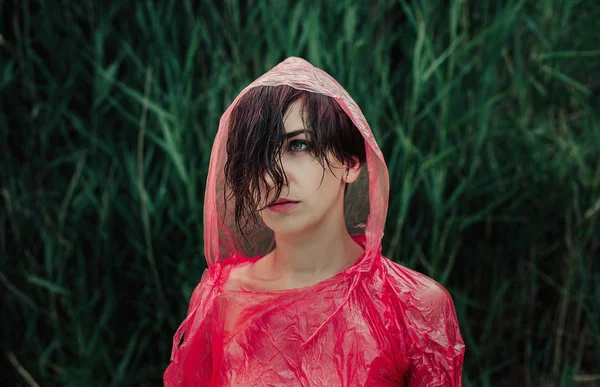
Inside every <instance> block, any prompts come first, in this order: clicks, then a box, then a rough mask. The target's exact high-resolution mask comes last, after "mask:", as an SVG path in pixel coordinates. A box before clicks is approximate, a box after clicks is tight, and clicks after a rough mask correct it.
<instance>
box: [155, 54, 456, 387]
mask: <svg viewBox="0 0 600 387" xmlns="http://www.w3.org/2000/svg"><path fill="white" fill-rule="evenodd" d="M278 85H287V86H291V87H293V88H295V89H300V90H304V91H308V92H312V93H320V94H323V95H326V96H329V97H331V98H333V99H334V100H335V101H336V102H337V103H338V104H339V106H340V107H341V108H342V109H343V110H344V112H346V114H347V115H348V117H350V119H351V120H352V122H353V123H354V125H355V126H356V128H358V130H359V131H360V133H361V134H362V137H363V138H364V144H365V153H366V161H365V164H364V165H363V166H362V167H361V171H360V175H359V177H358V179H357V180H356V181H355V182H354V183H352V184H350V185H348V186H347V188H346V190H347V191H346V196H345V198H344V210H345V220H346V226H347V229H348V231H349V233H350V235H352V237H353V238H354V240H355V241H356V242H357V243H359V244H360V245H362V247H363V248H364V254H363V255H362V256H361V257H360V258H359V259H358V260H357V261H356V262H355V263H354V264H353V265H352V266H350V267H349V268H347V269H345V270H343V271H342V272H340V273H338V274H337V275H335V276H333V277H332V278H329V279H326V280H324V281H321V282H319V283H317V284H315V285H312V286H308V287H304V288H298V289H289V290H281V291H248V290H244V289H239V290H238V289H233V290H232V289H231V288H228V287H226V286H225V285H226V283H227V281H228V278H229V277H230V275H231V273H232V270H234V268H239V267H243V266H244V265H252V264H254V262H256V260H259V259H261V257H263V256H264V255H266V254H267V253H269V252H270V251H271V250H272V249H273V247H274V234H273V233H272V231H271V230H269V229H268V228H267V227H266V226H264V225H262V226H260V227H258V228H257V229H256V230H255V231H253V233H252V234H251V235H250V236H249V237H248V236H246V238H244V237H243V236H242V235H241V233H239V232H238V230H237V228H236V224H235V221H234V216H233V212H232V211H231V208H232V207H233V205H232V203H230V202H229V201H228V202H225V200H226V198H227V200H233V199H232V198H230V195H228V191H227V189H228V188H227V184H226V182H225V172H224V170H225V164H226V162H227V151H226V149H227V148H226V145H227V136H228V131H229V126H230V116H231V113H232V110H233V108H234V107H235V106H236V104H237V103H238V101H239V100H240V98H242V97H243V96H244V95H245V94H246V93H247V92H248V91H249V90H250V89H251V88H254V87H259V86H278ZM388 186H389V180H388V170H387V167H386V164H385V161H384V159H383V155H382V153H381V150H380V149H379V147H378V145H377V143H376V142H375V139H374V137H373V133H372V132H371V129H370V128H369V125H368V124H367V122H366V120H365V117H364V115H363V114H362V112H361V110H360V109H359V107H358V106H357V104H356V103H355V102H354V101H353V100H352V98H351V97H350V96H349V95H348V93H347V92H346V90H344V89H343V88H342V87H341V86H340V85H339V84H338V82H337V81H336V80H335V79H333V78H332V77H331V76H330V75H328V74H327V73H325V72H324V71H322V70H320V69H318V68H316V67H314V66H312V65H311V64H310V63H308V62H307V61H305V60H303V59H300V58H294V57H292V58H288V59H286V60H285V61H283V62H282V63H280V64H279V65H277V66H275V67H274V68H273V69H272V70H271V71H269V72H267V73H266V74H264V75H263V76H261V77H260V78H258V79H257V80H256V81H254V82H253V83H251V84H250V85H249V86H247V87H246V88H245V89H244V90H242V92H241V93H240V95H238V97H237V98H236V99H235V100H234V101H233V103H232V104H231V106H229V108H228V109H227V110H226V111H225V113H224V114H223V116H222V117H221V120H220V123H219V130H218V132H217V135H216V138H215V141H214V145H213V148H212V153H211V158H210V166H209V170H208V177H207V184H206V193H205V200H204V227H205V229H204V248H205V251H204V253H205V256H206V260H207V263H208V269H207V270H206V271H205V272H204V274H203V276H202V279H201V280H200V283H199V284H198V285H197V287H196V289H195V290H194V292H193V294H192V296H191V299H190V304H189V308H188V312H187V316H186V318H185V320H184V321H183V322H182V324H181V326H180V327H179V329H178V330H177V332H176V333H175V336H174V338H173V350H172V353H171V363H170V365H169V366H168V368H167V370H166V371H165V374H164V383H165V386H374V387H377V386H410V387H415V386H421V387H425V386H427V387H433V386H449V387H458V386H460V385H461V371H462V362H463V355H464V344H463V341H462V338H461V335H460V332H459V329H458V323H457V319H456V313H455V309H454V304H453V302H452V299H451V297H450V295H449V293H448V292H447V291H446V290H445V289H444V288H443V287H442V286H441V285H440V284H438V283H437V282H435V281H433V280H432V279H430V278H428V277H427V276H425V275H423V274H420V273H418V272H415V271H413V270H411V269H408V268H406V267H403V266H401V265H399V264H397V263H394V262H392V261H390V260H389V259H387V258H385V257H383V256H382V255H381V240H382V237H383V229H384V225H385V219H386V212H387V207H388V190H389V187H388Z"/></svg>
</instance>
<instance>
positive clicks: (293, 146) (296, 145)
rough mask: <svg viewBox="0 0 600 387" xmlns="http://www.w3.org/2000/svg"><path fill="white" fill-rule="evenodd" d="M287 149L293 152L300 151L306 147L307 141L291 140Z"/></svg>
mask: <svg viewBox="0 0 600 387" xmlns="http://www.w3.org/2000/svg"><path fill="white" fill-rule="evenodd" d="M289 149H290V150H291V151H293V152H302V151H305V150H307V149H308V143H307V142H306V141H301V140H296V141H292V142H291V143H290V146H289Z"/></svg>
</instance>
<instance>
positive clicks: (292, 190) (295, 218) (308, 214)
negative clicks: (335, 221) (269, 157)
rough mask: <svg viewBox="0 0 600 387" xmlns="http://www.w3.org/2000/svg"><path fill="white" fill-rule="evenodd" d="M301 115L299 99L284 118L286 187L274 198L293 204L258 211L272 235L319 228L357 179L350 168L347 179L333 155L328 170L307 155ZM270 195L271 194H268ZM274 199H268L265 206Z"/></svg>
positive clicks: (306, 135) (307, 140)
mask: <svg viewBox="0 0 600 387" xmlns="http://www.w3.org/2000/svg"><path fill="white" fill-rule="evenodd" d="M301 114H302V102H301V101H300V100H298V101H296V102H294V103H292V104H291V105H290V107H289V109H288V111H287V112H286V115H285V118H284V126H285V131H286V133H287V135H288V136H289V137H288V138H287V140H286V141H285V142H284V144H283V148H282V152H281V154H282V156H281V164H282V166H283V168H284V170H285V174H286V176H287V185H284V186H283V188H282V191H281V195H280V196H279V198H277V199H278V200H284V201H292V202H293V203H287V204H275V205H272V206H269V207H267V208H264V209H262V210H261V211H260V216H261V218H262V219H263V221H264V223H265V224H266V225H267V227H269V228H270V229H271V230H273V232H275V233H282V234H292V233H298V232H303V231H307V230H310V229H311V228H314V227H315V226H318V225H319V224H320V223H321V222H322V221H323V219H325V217H327V216H330V215H333V214H337V216H339V211H338V212H334V208H336V206H340V205H341V203H340V201H343V200H344V186H345V183H346V182H352V181H353V180H355V178H356V177H358V172H357V171H356V170H355V169H352V168H351V169H350V173H349V174H348V178H346V176H347V174H346V172H347V169H346V167H345V166H344V165H343V164H342V163H341V162H340V161H339V160H337V159H336V158H335V157H334V156H332V155H331V156H329V162H330V164H331V171H330V170H329V168H328V167H327V164H325V166H326V168H323V166H322V165H321V164H320V163H319V160H317V159H315V158H314V157H313V155H312V154H311V152H310V146H311V135H310V130H309V129H307V128H306V127H305V126H304V120H303V119H302V116H301ZM355 175H356V177H355ZM349 180H351V181H349ZM267 182H269V180H267ZM268 188H272V187H267V190H266V191H268ZM272 194H274V191H271V195H272ZM274 199H276V198H274V197H272V196H269V197H268V200H267V203H271V202H273V200H274ZM338 208H339V207H338ZM341 216H343V212H342V213H341Z"/></svg>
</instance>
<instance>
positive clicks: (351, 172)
mask: <svg viewBox="0 0 600 387" xmlns="http://www.w3.org/2000/svg"><path fill="white" fill-rule="evenodd" d="M358 175H360V161H359V160H358V158H357V157H354V156H353V157H352V164H351V165H349V166H348V165H347V166H346V171H345V173H344V181H345V182H346V183H347V184H350V183H354V182H355V181H356V179H358Z"/></svg>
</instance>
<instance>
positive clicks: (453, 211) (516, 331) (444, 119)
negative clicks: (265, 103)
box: [0, 0, 600, 386]
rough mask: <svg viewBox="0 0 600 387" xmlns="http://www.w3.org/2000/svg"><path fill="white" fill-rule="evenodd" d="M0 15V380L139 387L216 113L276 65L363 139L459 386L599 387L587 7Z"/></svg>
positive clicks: (52, 7) (325, 7) (213, 4)
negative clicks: (386, 176) (353, 108)
mask: <svg viewBox="0 0 600 387" xmlns="http://www.w3.org/2000/svg"><path fill="white" fill-rule="evenodd" d="M0 4H1V5H0V23H1V24H0V26H1V28H0V33H1V35H0V96H1V98H0V163H1V164H0V294H1V298H0V302H1V304H0V310H1V311H2V330H1V336H0V337H1V341H0V345H1V350H2V353H1V356H0V359H1V360H0V384H2V385H5V386H8V385H29V386H35V385H38V384H39V385H44V386H46V385H57V386H58V385H69V386H92V385H102V386H109V385H110V386H118V385H160V384H161V382H162V379H161V377H162V372H163V371H164V369H165V367H166V366H167V364H168V361H169V354H170V349H171V339H172V335H173V333H174V331H175V329H176V327H177V326H178V324H179V322H180V321H181V320H182V319H183V317H184V315H185V311H186V307H187V303H188V300H189V296H190V293H191V290H192V288H193V286H194V285H195V284H196V283H197V282H198V280H199V279H200V275H201V273H202V271H203V269H204V267H205V261H204V257H203V251H202V248H203V247H202V200H203V193H204V183H205V178H206V173H207V167H208V159H209V155H210V148H211V144H212V139H213V137H214V135H215V131H216V130H217V126H218V120H219V117H220V115H221V114H222V112H223V111H224V109H225V108H226V107H227V106H228V105H229V104H230V103H231V101H232V100H233V98H234V97H235V96H236V95H237V93H238V92H239V91H240V90H241V89H242V88H243V87H244V86H246V85H247V84H248V83H249V82H251V81H252V80H253V79H255V78H256V77H257V76H259V75H261V74H262V73H264V72H265V71H267V70H269V69H270V68H271V67H272V66H274V65H275V64H277V63H278V62H280V61H281V60H283V59H284V58H286V57H287V56H291V55H295V56H301V57H304V58H306V59H307V60H309V61H310V62H312V63H313V64H314V65H316V66H319V67H322V68H323V69H325V70H326V71H327V72H329V73H330V74H332V75H333V76H334V77H335V78H336V79H338V81H339V82H340V83H341V84H342V85H343V86H345V87H346V88H347V90H348V91H349V92H350V94H351V95H352V96H353V97H354V99H355V100H356V101H357V103H358V104H359V106H361V108H362V109H363V112H364V113H365V115H366V117H367V119H368V121H369V122H370V124H371V127H372V128H373V130H374V132H375V135H376V137H377V139H378V142H379V143H380V145H381V147H382V150H383V152H384V154H385V156H386V160H387V162H388V165H389V171H390V180H391V195H390V209H389V214H388V223H387V228H386V233H385V237H384V247H383V248H384V253H385V254H386V255H387V256H388V257H389V258H391V259H393V260H395V261H398V262H401V263H403V264H404V265H406V266H409V267H412V268H416V269H418V270H420V271H422V272H424V273H426V274H428V275H430V276H432V277H433V278H434V279H436V280H438V281H439V282H441V283H442V284H444V285H445V286H446V287H447V288H448V289H449V290H450V292H451V293H452V295H453V297H454V301H455V304H456V309H457V313H458V317H459V320H460V325H461V330H462V333H463V337H464V339H465V342H466V345H467V352H466V358H465V367H464V372H463V374H464V385H465V386H508V385H510V386H598V385H600V355H599V352H600V351H599V348H600V268H599V266H600V263H599V261H600V259H599V256H600V157H599V153H600V124H599V122H600V121H599V118H600V117H599V116H600V113H599V111H600V102H599V99H600V98H599V95H600V43H599V42H600V32H599V31H600V29H598V27H597V22H598V20H600V5H599V4H598V2H597V1H593V0H590V1H575V0H571V1H569V0H536V1H533V0H531V1H512V0H479V1H464V0H463V1H461V0H449V1H435V0H421V1H417V0H415V1H412V2H411V1H403V0H397V1H392V0H378V1H350V0H344V1H341V0H340V1H309V0H297V1H283V0H281V1H267V0H243V1H242V0H240V1H219V0H204V1H192V0H162V1H150V0H140V1H124V0H123V1H102V2H101V1H94V0H88V1H68V0H63V1H60V0H14V1H8V0H4V1H2V2H0Z"/></svg>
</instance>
